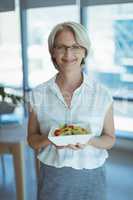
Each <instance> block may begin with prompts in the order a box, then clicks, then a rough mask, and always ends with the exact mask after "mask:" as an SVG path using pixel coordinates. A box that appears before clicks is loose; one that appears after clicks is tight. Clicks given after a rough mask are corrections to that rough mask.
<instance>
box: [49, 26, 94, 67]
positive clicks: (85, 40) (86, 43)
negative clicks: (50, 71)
mask: <svg viewBox="0 0 133 200" xmlns="http://www.w3.org/2000/svg"><path fill="white" fill-rule="evenodd" d="M63 30H70V31H71V32H72V33H73V34H74V37H75V40H76V42H77V43H78V44H79V45H80V46H82V47H84V48H85V58H84V60H83V61H82V63H81V64H85V59H86V57H87V56H88V54H89V51H90V46H91V45H90V39H89V37H88V33H87V30H86V29H85V27H84V26H83V25H81V24H79V23H76V22H64V23H60V24H57V25H56V26H55V27H54V28H53V29H52V31H51V33H50V34H49V37H48V47H49V52H50V54H51V59H52V61H53V64H54V65H55V67H56V68H58V67H57V66H56V63H55V60H54V59H53V56H52V54H53V48H54V45H55V39H56V36H57V34H58V33H60V32H62V31H63Z"/></svg>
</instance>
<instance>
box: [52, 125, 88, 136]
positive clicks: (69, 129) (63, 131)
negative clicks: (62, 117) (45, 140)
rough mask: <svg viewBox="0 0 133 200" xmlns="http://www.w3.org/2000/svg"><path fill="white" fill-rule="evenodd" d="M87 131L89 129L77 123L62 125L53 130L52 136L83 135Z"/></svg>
mask: <svg viewBox="0 0 133 200" xmlns="http://www.w3.org/2000/svg"><path fill="white" fill-rule="evenodd" d="M89 133H90V131H89V130H87V129H85V128H83V127H80V126H77V125H63V126H62V127H61V128H58V129H56V130H55V131H54V136H65V135H85V134H89Z"/></svg>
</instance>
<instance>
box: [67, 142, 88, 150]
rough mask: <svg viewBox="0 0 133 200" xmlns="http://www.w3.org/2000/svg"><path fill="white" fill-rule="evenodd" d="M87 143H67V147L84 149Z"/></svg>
mask: <svg viewBox="0 0 133 200" xmlns="http://www.w3.org/2000/svg"><path fill="white" fill-rule="evenodd" d="M87 145H88V143H86V144H81V143H77V144H68V145H67V147H68V148H71V149H73V150H79V149H84V148H85V147H86V146H87Z"/></svg>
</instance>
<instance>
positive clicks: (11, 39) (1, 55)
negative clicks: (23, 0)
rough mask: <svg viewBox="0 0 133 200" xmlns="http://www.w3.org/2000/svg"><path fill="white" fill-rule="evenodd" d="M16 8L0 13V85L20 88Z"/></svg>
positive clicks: (20, 76) (20, 69)
mask: <svg viewBox="0 0 133 200" xmlns="http://www.w3.org/2000/svg"><path fill="white" fill-rule="evenodd" d="M19 25H20V23H19V13H18V6H17V5H16V9H15V10H14V11H9V12H0V84H2V85H7V86H9V87H10V86H13V87H18V86H19V87H20V86H21V87H22V65H21V45H20V30H19Z"/></svg>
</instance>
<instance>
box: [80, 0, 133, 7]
mask: <svg viewBox="0 0 133 200" xmlns="http://www.w3.org/2000/svg"><path fill="white" fill-rule="evenodd" d="M119 3H133V0H81V5H82V6H93V5H105V4H119Z"/></svg>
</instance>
